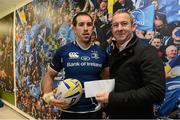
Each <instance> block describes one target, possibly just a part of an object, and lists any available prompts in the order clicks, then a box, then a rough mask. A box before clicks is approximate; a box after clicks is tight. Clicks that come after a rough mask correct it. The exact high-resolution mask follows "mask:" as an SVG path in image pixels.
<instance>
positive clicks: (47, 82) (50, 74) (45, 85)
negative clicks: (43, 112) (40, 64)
mask: <svg viewBox="0 0 180 120" xmlns="http://www.w3.org/2000/svg"><path fill="white" fill-rule="evenodd" d="M56 75H57V72H56V71H55V70H53V69H52V68H51V67H48V70H47V72H46V74H45V76H44V80H43V81H42V91H43V93H49V92H52V85H53V80H54V77H55V76H56Z"/></svg>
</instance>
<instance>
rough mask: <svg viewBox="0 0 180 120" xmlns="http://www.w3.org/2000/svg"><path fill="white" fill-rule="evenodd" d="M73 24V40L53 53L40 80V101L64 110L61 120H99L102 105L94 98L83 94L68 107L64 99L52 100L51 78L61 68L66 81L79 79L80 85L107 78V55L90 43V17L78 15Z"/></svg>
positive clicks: (91, 28)
mask: <svg viewBox="0 0 180 120" xmlns="http://www.w3.org/2000/svg"><path fill="white" fill-rule="evenodd" d="M72 24H73V29H74V31H75V33H76V40H75V41H74V42H71V43H69V44H67V45H65V46H63V47H61V48H60V49H58V50H57V51H56V53H55V55H54V57H53V59H52V62H51V63H50V66H49V68H48V70H47V73H46V75H45V77H44V80H43V81H42V90H43V92H44V97H43V98H44V99H46V102H47V103H49V104H50V105H55V106H57V107H60V108H62V109H63V111H62V114H61V118H63V119H75V118H77V119H80V118H83V119H93V118H96V119H98V118H101V115H102V114H101V110H100V109H101V105H100V104H98V103H97V101H96V100H95V98H85V95H84V94H83V95H82V97H81V99H80V100H79V102H78V103H77V104H75V105H73V106H71V107H69V106H68V104H66V102H65V100H56V99H55V98H54V97H53V92H52V84H53V79H54V77H55V76H56V75H57V74H58V72H59V71H60V70H61V69H62V68H64V70H65V78H75V79H78V80H79V81H81V83H82V85H83V86H84V84H83V83H84V82H85V81H92V80H99V79H106V78H108V75H109V69H108V64H107V57H108V56H107V54H106V52H105V51H104V50H103V49H102V48H101V47H100V46H97V45H95V44H93V43H92V42H91V34H92V32H93V20H92V18H91V16H90V15H89V14H87V13H85V12H80V13H78V14H77V15H76V16H75V17H74V18H73V21H72ZM47 98H49V99H48V100H47Z"/></svg>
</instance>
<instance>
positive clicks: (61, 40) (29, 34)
mask: <svg viewBox="0 0 180 120" xmlns="http://www.w3.org/2000/svg"><path fill="white" fill-rule="evenodd" d="M165 1H166V2H165ZM179 8H180V1H179V0H33V1H32V2H30V3H29V4H27V5H25V6H23V7H21V8H19V9H17V10H16V11H15V68H14V69H15V83H16V87H17V89H16V105H17V108H19V109H20V110H22V111H24V112H25V113H27V114H29V115H31V116H33V117H34V118H36V119H56V118H59V117H60V115H61V111H60V110H59V109H58V108H57V107H55V106H52V105H50V104H47V103H45V101H44V100H43V92H42V90H41V81H42V80H43V79H44V76H45V73H46V72H47V69H48V66H49V64H50V62H51V60H52V58H53V56H54V54H55V53H56V50H57V49H58V48H61V47H62V46H64V45H67V44H69V43H71V42H74V41H75V39H76V33H75V31H74V30H73V25H72V24H71V22H72V19H73V17H74V16H75V15H76V14H78V13H79V12H86V13H88V14H89V15H90V16H91V17H92V19H93V25H94V28H93V32H92V35H91V42H92V43H94V44H96V45H98V46H101V47H102V48H103V50H104V51H106V52H107V54H108V55H111V51H112V50H113V49H114V48H115V46H114V44H113V43H114V41H115V38H114V37H113V35H112V31H111V30H112V29H111V28H112V18H113V15H114V14H115V13H116V12H119V11H121V12H125V11H126V12H129V13H131V14H132V16H133V18H134V21H135V22H136V29H135V34H136V36H137V37H138V38H139V39H138V40H139V42H140V43H141V44H149V45H152V46H154V47H155V48H156V49H157V52H158V55H159V57H160V58H161V60H162V61H163V64H164V67H165V73H166V76H165V77H166V78H165V82H166V90H165V98H164V100H163V101H161V102H158V103H154V115H155V116H156V117H157V118H180V87H179V86H180V82H179V81H180V67H179V66H180V14H179V13H180V9H179ZM11 39H12V38H11V35H8V33H5V34H0V62H1V64H0V82H1V83H0V87H1V88H2V87H3V89H7V90H10V91H13V89H14V88H9V87H8V86H7V85H4V84H6V82H8V84H10V86H14V83H13V82H11V80H12V79H13V77H12V76H13V74H12V73H13V69H11V68H12V66H13V62H12V57H13V52H12V49H13V48H12V46H13V45H12V43H11V41H10V40H11ZM4 61H6V62H4ZM2 63H3V64H2ZM4 64H6V65H4ZM4 66H5V67H4ZM65 74H66V73H65V72H64V70H63V69H62V70H61V71H60V72H59V73H58V75H57V76H56V77H55V79H54V83H53V89H54V88H56V87H57V85H58V83H59V82H60V81H62V80H64V78H65ZM6 76H9V77H8V78H7V77H6ZM142 104H143V103H142ZM137 109H138V108H137ZM105 112H106V110H105ZM107 115H108V114H107Z"/></svg>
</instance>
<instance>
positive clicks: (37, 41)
mask: <svg viewBox="0 0 180 120" xmlns="http://www.w3.org/2000/svg"><path fill="white" fill-rule="evenodd" d="M70 4H71V3H70V2H69V1H68V0H66V1H63V0H62V1H59V2H56V1H54V0H51V1H50V0H47V1H42V0H35V1H33V2H31V3H29V4H27V5H25V6H23V7H21V8H19V9H18V10H17V11H16V22H15V24H16V28H15V36H16V39H15V41H16V47H15V48H16V56H15V58H16V60H15V61H16V67H15V70H16V86H17V93H16V98H17V100H16V103H17V107H18V108H19V109H20V110H22V111H24V112H26V113H28V114H29V115H31V116H33V117H34V118H36V119H38V118H41V119H52V118H56V117H57V116H58V115H59V112H58V111H57V109H56V108H55V107H54V106H49V105H47V104H45V103H44V101H43V99H42V92H41V89H40V84H41V80H42V79H43V77H44V74H45V72H46V68H47V66H48V63H49V62H50V60H51V58H52V56H53V55H54V53H55V50H56V49H57V48H59V47H61V46H63V45H64V44H66V43H68V42H70V41H73V40H74V37H75V36H74V33H73V31H72V30H71V26H70V19H71V17H72V15H71V7H70V6H72V5H70ZM69 36H70V37H69ZM63 74H64V73H63V71H62V72H60V73H59V75H58V76H57V78H56V79H55V85H54V87H55V86H56V85H57V83H58V82H59V81H60V80H62V79H63Z"/></svg>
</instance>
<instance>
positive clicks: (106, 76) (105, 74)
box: [101, 67, 109, 79]
mask: <svg viewBox="0 0 180 120" xmlns="http://www.w3.org/2000/svg"><path fill="white" fill-rule="evenodd" d="M101 79H109V67H105V68H104V69H103V70H102V72H101Z"/></svg>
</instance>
